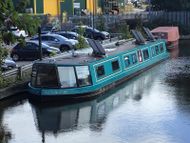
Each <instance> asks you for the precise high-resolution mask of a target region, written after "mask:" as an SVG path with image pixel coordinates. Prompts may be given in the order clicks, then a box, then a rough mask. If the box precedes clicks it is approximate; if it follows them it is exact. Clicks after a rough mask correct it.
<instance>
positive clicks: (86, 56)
mask: <svg viewBox="0 0 190 143" xmlns="http://www.w3.org/2000/svg"><path fill="white" fill-rule="evenodd" d="M158 41H159V40H157V42H149V41H147V42H146V44H145V45H137V44H135V43H134V41H130V42H126V43H124V44H122V45H120V46H116V47H115V48H105V51H106V55H105V56H94V55H93V54H92V53H75V54H76V56H74V57H73V56H72V55H68V56H63V57H61V58H58V59H43V60H42V61H36V62H35V63H38V64H47V63H49V64H56V65H68V66H69V65H89V64H90V63H92V62H95V61H97V60H101V59H103V58H105V57H111V56H115V55H118V54H121V53H124V52H126V51H132V50H133V49H134V48H137V47H139V48H140V47H145V46H146V47H147V46H148V45H149V46H150V45H153V44H156V43H158Z"/></svg>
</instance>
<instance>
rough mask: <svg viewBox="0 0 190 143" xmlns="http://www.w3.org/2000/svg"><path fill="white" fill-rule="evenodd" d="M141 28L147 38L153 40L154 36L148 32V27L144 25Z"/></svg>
mask: <svg viewBox="0 0 190 143" xmlns="http://www.w3.org/2000/svg"><path fill="white" fill-rule="evenodd" d="M143 29H144V31H145V33H146V35H147V38H148V40H150V41H155V38H154V36H153V34H152V33H151V32H150V29H148V28H146V27H143Z"/></svg>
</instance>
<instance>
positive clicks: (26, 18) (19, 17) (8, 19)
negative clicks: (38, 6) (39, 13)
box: [0, 0, 40, 44]
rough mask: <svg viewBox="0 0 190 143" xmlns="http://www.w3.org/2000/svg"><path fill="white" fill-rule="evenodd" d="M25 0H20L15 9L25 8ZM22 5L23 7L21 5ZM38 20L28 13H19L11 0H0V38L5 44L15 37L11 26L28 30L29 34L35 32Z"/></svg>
mask: <svg viewBox="0 0 190 143" xmlns="http://www.w3.org/2000/svg"><path fill="white" fill-rule="evenodd" d="M26 2H27V1H24V0H21V1H20V3H21V4H20V3H19V4H18V7H17V9H18V8H19V9H25V8H26V6H27V3H26ZM22 6H23V7H22ZM39 24H40V20H39V19H38V18H37V17H34V16H31V15H29V14H19V13H18V12H17V11H16V10H15V8H14V6H13V3H12V1H11V0H1V1H0V30H1V33H0V34H1V38H2V39H3V41H4V42H5V43H6V44H10V43H14V42H15V38H14V36H13V35H12V33H11V32H10V29H11V27H18V28H19V29H23V30H25V31H27V32H28V34H29V35H30V36H31V35H33V34H35V33H36V32H37V27H38V26H39Z"/></svg>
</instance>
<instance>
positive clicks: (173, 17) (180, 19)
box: [69, 11, 190, 32]
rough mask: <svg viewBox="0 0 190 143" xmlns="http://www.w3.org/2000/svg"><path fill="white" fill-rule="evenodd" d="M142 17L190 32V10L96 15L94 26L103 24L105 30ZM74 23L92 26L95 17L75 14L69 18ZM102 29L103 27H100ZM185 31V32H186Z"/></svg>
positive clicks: (147, 20) (145, 19)
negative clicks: (110, 26)
mask: <svg viewBox="0 0 190 143" xmlns="http://www.w3.org/2000/svg"><path fill="white" fill-rule="evenodd" d="M135 19H141V20H143V21H146V22H155V20H157V21H158V23H157V22H155V23H153V24H154V25H156V24H157V25H158V26H160V25H170V26H171V25H176V26H179V27H180V29H181V30H182V31H183V30H185V31H186V32H187V31H189V32H190V11H177V12H165V11H150V12H138V13H134V12H130V13H126V14H119V15H101V16H100V15H99V16H94V26H95V27H99V26H100V25H103V26H104V27H105V30H107V29H109V25H113V24H115V25H116V24H117V23H120V22H121V21H127V20H135ZM69 20H70V21H72V23H73V24H74V25H77V24H80V23H82V24H85V25H89V26H92V24H93V17H92V15H89V16H73V17H70V18H69ZM100 30H101V29H100ZM185 31H184V32H185Z"/></svg>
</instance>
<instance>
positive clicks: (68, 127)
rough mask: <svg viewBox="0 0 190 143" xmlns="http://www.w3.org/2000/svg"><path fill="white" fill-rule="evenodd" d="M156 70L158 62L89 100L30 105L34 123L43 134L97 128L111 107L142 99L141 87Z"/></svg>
mask: <svg viewBox="0 0 190 143" xmlns="http://www.w3.org/2000/svg"><path fill="white" fill-rule="evenodd" d="M157 72H159V66H157V67H154V68H153V69H151V70H149V71H146V72H145V73H144V74H142V75H140V76H138V77H136V78H134V79H133V80H130V81H129V82H127V83H125V84H123V85H120V86H119V87H117V88H116V89H114V90H111V91H110V92H108V93H107V94H104V95H101V96H99V97H98V98H97V99H95V100H92V101H88V102H84V103H78V104H72V105H62V106H52V107H51V106H48V107H47V106H45V107H43V106H39V105H32V109H33V115H34V119H35V123H36V126H37V128H38V129H39V131H40V132H41V133H43V134H45V133H52V134H59V133H60V132H68V131H72V130H81V129H83V128H86V127H87V128H89V129H90V130H92V131H101V130H102V127H103V124H104V123H105V121H106V119H107V116H108V114H109V113H110V112H111V111H112V110H113V109H115V108H117V107H118V106H121V105H122V103H124V102H125V101H126V100H127V99H132V100H134V101H137V102H138V101H140V100H142V98H143V96H142V95H143V92H144V90H146V89H147V88H150V87H151V86H152V84H153V82H154V79H155V78H156V76H155V75H156V74H157Z"/></svg>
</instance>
